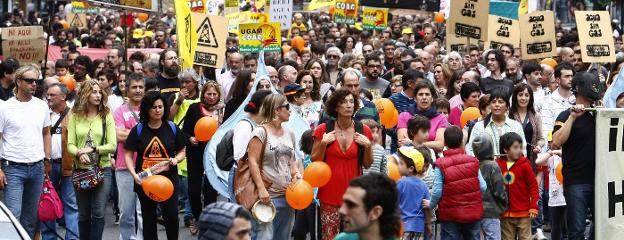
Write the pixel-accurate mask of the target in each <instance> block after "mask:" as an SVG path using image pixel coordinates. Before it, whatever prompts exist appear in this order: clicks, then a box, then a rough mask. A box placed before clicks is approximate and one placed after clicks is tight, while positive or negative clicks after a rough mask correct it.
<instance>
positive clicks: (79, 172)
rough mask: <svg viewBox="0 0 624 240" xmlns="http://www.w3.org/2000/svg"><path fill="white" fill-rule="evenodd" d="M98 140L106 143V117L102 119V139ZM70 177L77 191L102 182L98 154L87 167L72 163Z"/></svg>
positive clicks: (86, 189)
mask: <svg viewBox="0 0 624 240" xmlns="http://www.w3.org/2000/svg"><path fill="white" fill-rule="evenodd" d="M100 142H101V143H102V144H106V119H102V141H100ZM78 161H80V160H78ZM72 178H73V179H72V183H73V184H74V189H76V191H79V192H84V191H89V190H91V189H94V188H96V187H97V186H99V185H100V184H102V182H103V181H104V172H103V171H102V168H101V167H100V158H99V156H98V157H97V162H96V164H95V165H94V166H91V167H90V168H89V169H77V168H76V167H75V164H74V171H73V173H72Z"/></svg>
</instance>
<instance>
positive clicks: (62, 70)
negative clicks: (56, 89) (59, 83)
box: [54, 59, 69, 77]
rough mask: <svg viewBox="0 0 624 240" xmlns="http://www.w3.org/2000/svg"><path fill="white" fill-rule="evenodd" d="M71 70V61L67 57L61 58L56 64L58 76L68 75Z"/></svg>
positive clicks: (55, 70)
mask: <svg viewBox="0 0 624 240" xmlns="http://www.w3.org/2000/svg"><path fill="white" fill-rule="evenodd" d="M68 72H69V63H68V62H67V60H65V59H59V60H58V61H56V63H55V64H54V73H55V74H56V76H57V77H62V76H65V75H67V73H68Z"/></svg>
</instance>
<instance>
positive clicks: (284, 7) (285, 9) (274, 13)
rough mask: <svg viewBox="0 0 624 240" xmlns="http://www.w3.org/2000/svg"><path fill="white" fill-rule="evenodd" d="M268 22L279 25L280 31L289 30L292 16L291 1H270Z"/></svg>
mask: <svg viewBox="0 0 624 240" xmlns="http://www.w3.org/2000/svg"><path fill="white" fill-rule="evenodd" d="M270 5H271V6H270V8H271V10H270V12H269V15H270V17H271V18H270V21H271V22H278V23H280V26H281V28H282V29H281V30H288V29H290V25H291V24H292V15H293V13H292V12H293V0H271V2H270Z"/></svg>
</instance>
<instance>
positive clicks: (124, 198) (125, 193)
mask: <svg viewBox="0 0 624 240" xmlns="http://www.w3.org/2000/svg"><path fill="white" fill-rule="evenodd" d="M115 179H117V191H118V193H119V195H118V196H119V212H120V215H119V240H127V239H143V217H142V216H141V203H140V202H139V201H138V197H137V195H136V193H135V192H134V178H133V177H132V174H130V172H129V171H128V170H127V169H117V170H116V171H115ZM135 226H136V227H135ZM137 227H138V229H137Z"/></svg>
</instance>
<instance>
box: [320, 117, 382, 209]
mask: <svg viewBox="0 0 624 240" xmlns="http://www.w3.org/2000/svg"><path fill="white" fill-rule="evenodd" d="M363 127H364V128H363V130H364V135H365V136H366V137H367V138H368V139H369V140H371V141H372V139H373V137H372V133H371V130H370V128H368V126H366V125H364V126H363ZM323 134H325V124H324V123H323V124H321V125H319V126H318V127H317V128H316V130H314V138H315V139H318V140H319V141H320V140H321V139H323ZM325 162H326V163H327V165H329V167H330V168H331V171H332V174H331V178H330V179H329V182H328V183H327V184H326V185H325V186H323V187H321V188H319V190H318V195H317V196H318V199H319V200H320V201H321V203H324V204H329V205H333V206H340V205H342V195H343V194H344V193H345V191H347V187H348V186H349V181H351V179H353V178H355V177H357V176H358V175H359V173H358V172H359V171H358V170H357V168H358V146H357V143H355V140H354V141H352V142H351V146H349V148H348V149H347V151H346V152H342V150H341V149H340V145H339V144H338V141H337V140H336V141H334V142H332V143H330V144H329V145H327V149H325Z"/></svg>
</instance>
